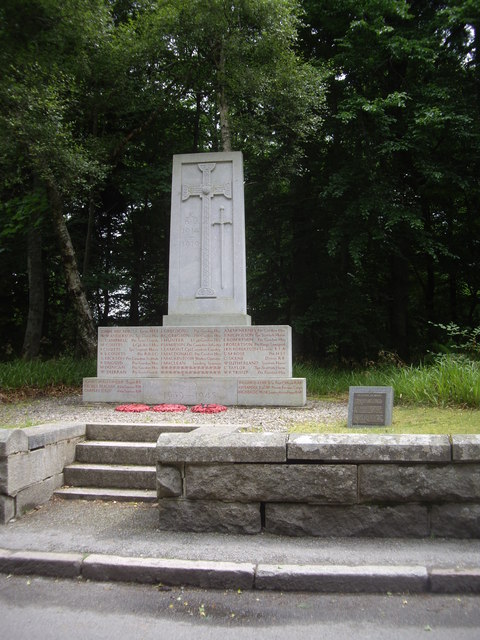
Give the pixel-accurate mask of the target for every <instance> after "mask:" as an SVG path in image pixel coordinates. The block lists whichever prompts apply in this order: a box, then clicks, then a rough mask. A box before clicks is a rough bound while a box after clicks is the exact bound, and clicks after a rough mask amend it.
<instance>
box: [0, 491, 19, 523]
mask: <svg viewBox="0 0 480 640" xmlns="http://www.w3.org/2000/svg"><path fill="white" fill-rule="evenodd" d="M14 517H15V498H12V497H11V496H3V495H0V524H7V522H10V520H11V519H12V518H14Z"/></svg>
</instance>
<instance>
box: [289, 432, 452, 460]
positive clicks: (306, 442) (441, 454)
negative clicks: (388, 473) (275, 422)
mask: <svg viewBox="0 0 480 640" xmlns="http://www.w3.org/2000/svg"><path fill="white" fill-rule="evenodd" d="M287 459H288V460H316V461H323V462H324V461H340V460H342V461H348V462H366V461H368V462H369V461H378V462H450V460H451V446H450V439H449V437H448V436H447V435H410V434H398V435H389V434H385V435H383V434H381V435H376V434H361V433H351V434H350V433H339V434H303V433H302V434H291V435H290V436H289V438H288V445H287Z"/></svg>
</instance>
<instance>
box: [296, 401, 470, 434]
mask: <svg viewBox="0 0 480 640" xmlns="http://www.w3.org/2000/svg"><path fill="white" fill-rule="evenodd" d="M289 431H290V433H377V434H385V433H392V434H398V433H417V434H418V433H424V434H443V435H453V434H458V433H465V434H468V433H479V434H480V411H479V410H475V409H460V408H455V407H412V406H394V408H393V424H392V426H391V427H347V423H346V421H339V422H335V423H331V424H322V423H313V422H307V423H302V424H295V425H292V426H291V427H290V428H289Z"/></svg>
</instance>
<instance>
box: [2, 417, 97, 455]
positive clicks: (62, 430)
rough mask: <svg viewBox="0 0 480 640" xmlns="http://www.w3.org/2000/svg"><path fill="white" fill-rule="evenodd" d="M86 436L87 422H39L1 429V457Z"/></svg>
mask: <svg viewBox="0 0 480 640" xmlns="http://www.w3.org/2000/svg"><path fill="white" fill-rule="evenodd" d="M83 436H85V424H78V423H73V422H72V423H71V424H61V425H59V424H39V425H37V426H35V427H24V428H23V429H0V458H6V457H7V456H10V455H13V454H15V453H23V452H25V451H32V450H34V449H40V448H41V447H46V446H47V445H49V444H55V443H56V442H61V441H62V440H71V439H72V438H82V437H83Z"/></svg>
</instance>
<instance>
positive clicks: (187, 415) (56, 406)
mask: <svg viewBox="0 0 480 640" xmlns="http://www.w3.org/2000/svg"><path fill="white" fill-rule="evenodd" d="M116 406H117V405H115V404H107V403H88V402H83V401H82V396H81V394H78V395H69V396H64V397H61V398H55V397H54V398H52V397H45V398H36V399H32V400H25V401H22V402H15V403H0V428H1V427H12V426H18V427H27V426H33V425H36V424H43V423H46V422H48V423H57V422H58V423H60V422H66V421H67V422H80V423H89V422H109V423H123V422H143V423H145V422H149V423H157V424H158V423H162V422H163V423H165V422H169V423H172V422H173V423H182V424H206V423H210V424H212V423H214V424H225V423H229V424H242V425H248V426H252V427H259V426H260V427H262V428H263V429H264V430H265V431H267V430H268V431H284V430H286V429H287V428H288V427H289V426H290V425H293V424H295V425H300V424H308V423H312V422H314V423H322V424H331V423H334V422H338V421H341V420H343V421H345V422H346V421H347V403H338V402H326V401H317V400H315V401H309V402H308V403H307V405H306V406H305V407H295V408H288V407H229V408H228V409H227V411H224V412H223V413H217V414H199V413H192V412H191V411H186V412H184V413H155V412H153V411H149V412H144V413H123V412H119V411H115V407H116Z"/></svg>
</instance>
